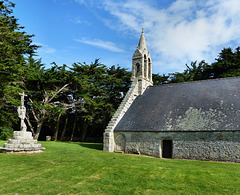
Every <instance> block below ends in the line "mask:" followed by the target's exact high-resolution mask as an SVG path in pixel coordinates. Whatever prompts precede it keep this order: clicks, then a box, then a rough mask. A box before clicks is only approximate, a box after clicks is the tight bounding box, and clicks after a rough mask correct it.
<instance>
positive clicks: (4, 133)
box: [0, 126, 13, 140]
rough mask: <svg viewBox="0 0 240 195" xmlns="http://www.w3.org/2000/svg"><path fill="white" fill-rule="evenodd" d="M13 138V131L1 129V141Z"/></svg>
mask: <svg viewBox="0 0 240 195" xmlns="http://www.w3.org/2000/svg"><path fill="white" fill-rule="evenodd" d="M12 136H13V129H12V128H9V127H6V126H3V127H0V140H7V139H9V138H10V137H12Z"/></svg>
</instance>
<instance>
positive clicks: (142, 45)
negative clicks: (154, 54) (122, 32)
mask: <svg viewBox="0 0 240 195" xmlns="http://www.w3.org/2000/svg"><path fill="white" fill-rule="evenodd" d="M138 49H139V50H140V51H141V52H143V50H144V49H146V50H147V45H146V41H145V37H144V28H142V34H141V37H140V40H139V43H138Z"/></svg>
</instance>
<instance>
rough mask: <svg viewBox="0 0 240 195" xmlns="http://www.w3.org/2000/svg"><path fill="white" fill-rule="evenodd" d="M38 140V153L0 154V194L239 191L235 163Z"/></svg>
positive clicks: (239, 168)
mask: <svg viewBox="0 0 240 195" xmlns="http://www.w3.org/2000/svg"><path fill="white" fill-rule="evenodd" d="M3 143H4V142H3V141H1V142H0V146H2V145H3ZM40 143H41V144H42V145H43V147H46V151H45V152H44V153H41V154H31V155H20V154H19V155H11V154H0V194H16V193H18V194H240V164H234V163H217V162H201V161H189V160H173V159H157V158H149V157H143V156H134V155H125V154H116V153H107V152H103V151H102V144H91V143H62V142H40Z"/></svg>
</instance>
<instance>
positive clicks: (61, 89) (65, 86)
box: [48, 84, 69, 102]
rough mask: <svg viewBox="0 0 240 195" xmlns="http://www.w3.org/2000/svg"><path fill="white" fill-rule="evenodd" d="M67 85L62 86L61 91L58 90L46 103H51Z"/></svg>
mask: <svg viewBox="0 0 240 195" xmlns="http://www.w3.org/2000/svg"><path fill="white" fill-rule="evenodd" d="M68 85H69V84H66V85H64V86H63V87H62V88H61V89H59V90H58V91H57V92H56V93H55V94H54V95H53V96H52V97H51V98H50V99H49V100H48V102H51V101H52V100H53V99H54V98H55V97H56V95H57V94H59V93H60V92H61V91H62V90H63V89H65V88H66V87H67V86H68Z"/></svg>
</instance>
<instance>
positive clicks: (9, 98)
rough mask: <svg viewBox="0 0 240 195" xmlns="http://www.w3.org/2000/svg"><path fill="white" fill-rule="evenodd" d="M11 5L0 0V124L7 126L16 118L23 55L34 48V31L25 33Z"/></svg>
mask: <svg viewBox="0 0 240 195" xmlns="http://www.w3.org/2000/svg"><path fill="white" fill-rule="evenodd" d="M14 6H15V4H14V3H12V2H9V1H7V0H5V1H0V101H1V104H0V124H1V125H2V126H6V127H9V128H10V127H13V126H14V124H15V123H16V121H17V120H18V117H17V114H16V106H18V105H20V101H19V95H18V93H19V92H21V91H22V89H21V84H22V81H21V80H22V75H23V67H24V66H25V64H26V61H25V57H26V56H28V55H33V54H34V53H35V50H36V49H37V46H36V45H33V44H32V40H31V38H32V36H33V35H27V34H26V32H24V31H23V27H20V26H19V24H18V23H17V19H16V18H15V17H14V16H13V15H12V13H13V8H14Z"/></svg>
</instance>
